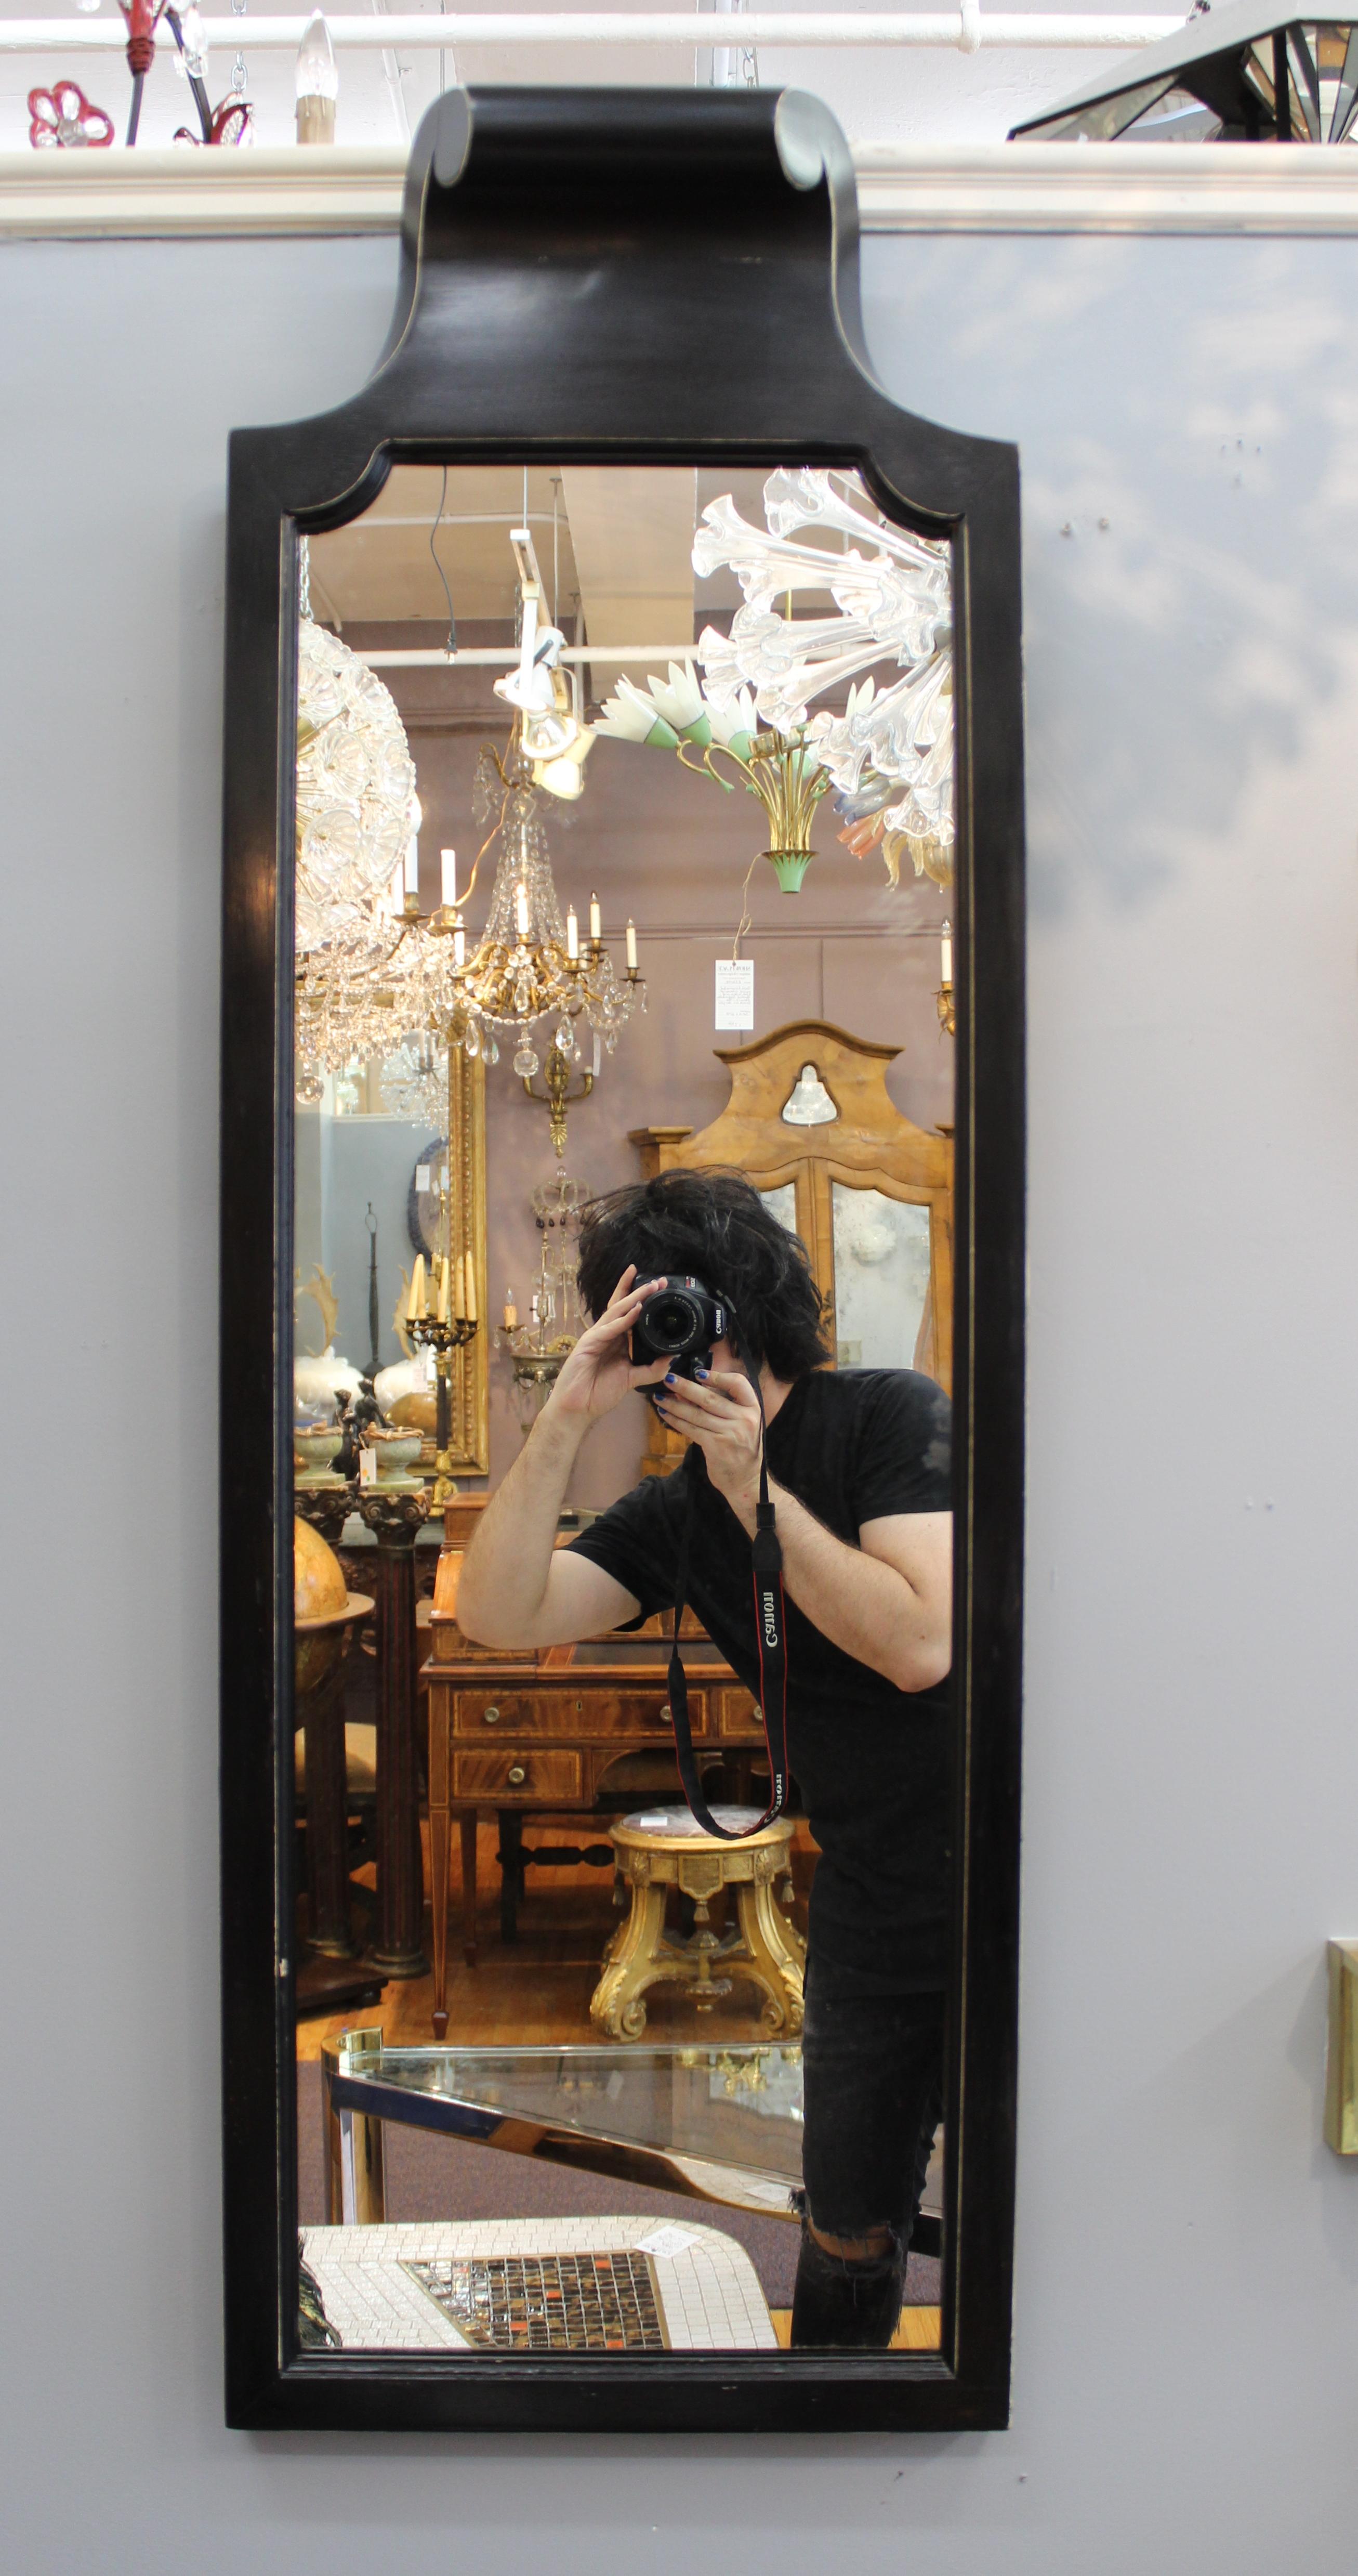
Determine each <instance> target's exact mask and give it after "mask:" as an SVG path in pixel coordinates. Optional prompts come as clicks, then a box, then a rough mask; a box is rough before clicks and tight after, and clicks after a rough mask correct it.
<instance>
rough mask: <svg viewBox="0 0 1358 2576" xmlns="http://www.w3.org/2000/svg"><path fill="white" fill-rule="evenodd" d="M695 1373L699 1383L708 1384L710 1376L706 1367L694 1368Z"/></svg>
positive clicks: (701, 1384)
mask: <svg viewBox="0 0 1358 2576" xmlns="http://www.w3.org/2000/svg"><path fill="white" fill-rule="evenodd" d="M693 1374H694V1376H695V1377H696V1379H697V1381H698V1384H699V1385H700V1386H706V1384H707V1378H708V1372H707V1370H706V1369H702V1368H696V1369H695V1370H694V1372H693Z"/></svg>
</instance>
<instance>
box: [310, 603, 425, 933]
mask: <svg viewBox="0 0 1358 2576" xmlns="http://www.w3.org/2000/svg"><path fill="white" fill-rule="evenodd" d="M414 793H415V765H414V762H413V761H412V760H411V757H410V747H409V744H408V743H407V741H406V735H405V727H404V725H403V724H402V722H401V719H400V716H399V715H398V714H397V711H396V703H395V700H394V699H393V697H392V696H391V693H390V691H389V690H387V689H384V687H383V686H382V683H381V681H380V680H379V679H378V677H377V675H376V673H375V672H373V671H370V670H369V669H368V668H367V665H366V664H365V663H363V662H360V661H359V659H358V657H357V655H356V654H354V653H351V652H350V651H349V648H348V646H347V644H341V642H340V640H339V637H338V636H337V635H329V634H327V633H326V631H325V629H324V627H321V626H316V625H314V624H313V622H312V620H311V618H310V616H309V615H307V614H306V613H304V614H303V615H302V617H301V619H300V621H299V626H298V638H297V946H298V949H299V950H311V949H317V948H321V947H324V946H325V945H326V944H327V943H329V942H330V941H331V940H333V939H334V938H335V936H336V934H337V933H341V932H346V931H353V930H356V929H357V930H363V929H365V928H367V927H369V913H370V908H371V906H372V905H373V904H374V903H376V902H378V901H379V900H380V899H381V898H382V897H384V896H385V895H386V893H387V891H388V888H389V887H390V885H391V881H392V877H393V875H394V873H395V871H396V869H397V868H398V867H400V865H401V863H402V861H403V859H404V857H405V853H406V848H407V846H408V844H409V840H410V807H411V799H412V797H413V796H414Z"/></svg>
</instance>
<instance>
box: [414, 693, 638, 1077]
mask: <svg viewBox="0 0 1358 2576" xmlns="http://www.w3.org/2000/svg"><path fill="white" fill-rule="evenodd" d="M473 812H474V815H475V818H476V821H477V823H478V824H479V825H481V826H482V827H484V826H486V825H489V827H490V828H489V830H488V831H487V832H486V837H485V840H484V841H483V843H482V846H481V850H480V853H479V856H478V861H477V865H478V866H479V865H480V861H481V859H483V858H484V857H485V856H486V854H487V852H488V851H489V850H490V849H492V848H494V847H496V845H497V844H498V849H497V856H496V862H495V882H494V886H493V888H492V892H491V899H490V910H489V913H488V914H487V917H486V926H485V928H484V930H483V931H482V933H481V936H480V938H479V939H478V940H477V942H476V945H475V947H474V948H473V949H472V950H471V952H470V954H468V952H467V946H466V932H465V929H464V927H463V924H462V920H461V906H460V905H457V906H450V907H444V909H443V910H442V911H441V912H440V913H439V914H436V915H435V916H434V919H433V921H432V922H431V923H430V928H431V930H434V931H437V932H439V933H441V934H442V935H443V936H444V937H445V938H447V939H448V940H449V943H450V947H451V959H450V962H449V964H448V966H447V967H446V968H445V970H444V974H443V978H442V987H441V994H442V998H443V1000H444V1004H445V1008H446V1019H445V1021H444V1031H445V1034H446V1036H447V1038H448V1041H449V1043H450V1044H452V1045H454V1046H460V1047H462V1048H464V1049H465V1051H466V1053H467V1054H468V1055H475V1054H476V1052H477V1050H478V1048H484V1049H485V1050H486V1052H487V1053H488V1054H489V1052H490V1049H491V1047H492V1046H493V1044H494V1041H495V1035H496V1032H497V1031H499V1032H501V1033H503V1034H506V1035H510V1036H515V1037H517V1040H518V1046H517V1051H516V1053H515V1057H514V1070H515V1072H516V1073H517V1074H521V1075H524V1076H526V1077H528V1078H531V1077H532V1075H533V1074H535V1073H536V1072H537V1071H538V1069H539V1065H540V1062H541V1059H540V1056H539V1054H538V1050H537V1047H536V1045H535V1044H534V1042H533V1041H534V1036H535V1034H536V1032H535V1028H534V1024H535V1023H536V1022H538V1021H547V1022H555V1027H554V1028H553V1029H552V1031H551V1036H550V1041H549V1043H550V1044H551V1046H553V1047H555V1049H556V1050H557V1051H558V1052H559V1053H560V1054H561V1055H562V1056H563V1057H564V1058H566V1060H567V1061H568V1062H569V1061H574V1060H575V1059H576V1058H577V1057H578V1055H579V1047H578V1044H577V1040H576V1026H575V1024H576V1023H577V1021H579V1020H582V1019H583V1020H584V1021H585V1022H586V1023H587V1025H588V1026H589V1027H590V1028H592V1029H594V1030H596V1031H597V1032H598V1034H599V1036H600V1038H601V1039H602V1041H603V1044H604V1045H605V1047H606V1048H607V1050H608V1052H609V1054H610V1055H611V1054H612V1053H613V1050H614V1048H615V1047H616V1045H617V1042H618V1032H619V1030H620V1029H621V1028H623V1027H625V1025H626V1023H627V1021H628V1019H629V1018H630V1016H631V1013H632V1009H633V1006H634V1004H635V1003H636V1002H637V1001H638V999H639V1000H640V1002H641V1007H642V1009H643V1010H644V1009H645V1006H646V988H645V985H644V983H643V982H642V979H641V977H640V975H639V974H638V972H637V953H636V931H635V929H634V928H633V925H632V923H631V922H630V921H629V923H628V925H627V972H626V977H625V979H622V980H620V979H619V977H618V975H617V974H616V972H615V970H614V966H613V960H612V958H611V957H610V955H609V952H608V950H607V948H606V947H605V946H604V941H603V926H602V921H601V918H600V912H599V903H598V898H597V896H593V895H592V896H591V897H590V916H589V936H588V938H587V939H583V940H582V939H581V936H580V926H579V922H578V921H577V918H576V914H575V910H574V907H573V906H572V907H571V908H569V909H568V911H567V914H566V918H565V920H564V921H563V920H562V918H561V906H560V903H559V901H558V899H557V891H556V886H555V884H554V882H553V879H552V870H551V861H550V858H549V855H548V849H547V836H546V833H545V832H544V830H543V828H542V822H541V819H540V811H539V797H538V792H537V789H536V786H535V784H534V781H533V774H532V768H531V766H530V764H529V762H528V761H527V759H526V758H525V756H524V754H523V752H522V750H521V749H520V747H519V736H518V730H517V728H516V732H515V736H514V738H513V740H512V741H511V744H510V747H509V750H508V752H507V753H506V755H505V757H504V758H503V759H501V757H500V755H499V753H498V752H497V751H496V750H495V749H494V748H493V746H491V745H490V744H487V745H486V747H485V749H484V750H483V751H482V753H481V756H480V758H479V760H478V762H477V767H476V785H475V790H474V797H473ZM474 883H475V870H474V871H473V876H472V884H473V885H474ZM467 891H468V894H470V892H471V886H469V887H468V890H467ZM465 899H466V898H465V897H464V899H463V900H464V901H465Z"/></svg>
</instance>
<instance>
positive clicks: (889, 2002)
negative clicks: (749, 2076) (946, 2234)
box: [792, 1950, 944, 2347]
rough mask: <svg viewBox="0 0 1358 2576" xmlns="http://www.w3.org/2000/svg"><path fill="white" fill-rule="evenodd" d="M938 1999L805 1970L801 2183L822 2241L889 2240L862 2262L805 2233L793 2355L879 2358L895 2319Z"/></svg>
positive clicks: (931, 2102)
mask: <svg viewBox="0 0 1358 2576" xmlns="http://www.w3.org/2000/svg"><path fill="white" fill-rule="evenodd" d="M943 2035H944V1997H943V1996H942V1995H941V1994H924V1995H915V1994H906V1995H902V1994H893V1995H874V1994H865V1993H864V1992H863V1991H862V1990H861V1988H860V1987H859V1986H858V1985H857V1984H856V1983H855V1981H854V1980H853V1979H852V1978H849V1977H846V1976H845V1975H844V1974H843V1973H842V1972H838V1971H836V1969H835V1967H834V1965H833V1963H832V1962H829V1961H822V1960H819V1959H817V1958H816V1956H815V1953H814V1950H813V1953H812V1956H811V1959H810V1961H809V1962H808V1969H807V1987H806V2025H805V2029H804V2031H803V2034H802V2069H803V2080H804V2098H805V2108H804V2120H805V2127H804V2131H803V2137H802V2176H803V2180H804V2183H805V2186H806V2201H807V2211H808V2215H809V2217H810V2219H811V2221H812V2223H813V2224H814V2225H815V2226H816V2227H817V2228H818V2229H819V2230H820V2231H821V2232H822V2233H823V2234H825V2235H827V2236H846V2237H852V2236H867V2235H870V2234H871V2233H872V2232H873V2231H874V2230H877V2229H881V2228H883V2227H885V2228H887V2229H888V2230H889V2231H890V2244H889V2250H888V2251H887V2252H886V2253H884V2254H882V2255H880V2256H873V2257H872V2258H870V2259H869V2260H867V2261H863V2262H856V2261H854V2262H850V2261H846V2260H845V2259H844V2258H843V2257H842V2256H840V2255H832V2254H830V2253H828V2252H827V2251H826V2249H825V2248H824V2247H823V2246H820V2245H818V2244H817V2243H816V2240H815V2238H814V2237H812V2236H810V2235H809V2234H807V2233H806V2231H805V2230H804V2231H803V2240H802V2255H801V2261H800V2264H799V2266H798V2273H797V2292H796V2296H795V2298H794V2302H793V2316H792V2340H793V2342H794V2344H804V2345H805V2344H821V2345H825V2344H848V2345H859V2346H862V2345H868V2346H877V2347H880V2346H882V2345H885V2344H887V2343H889V2342H890V2340H891V2336H892V2334H893V2333H894V2331H895V2327H896V2321H897V2318H898V2317H899V2314H900V2304H901V2289H902V2286H903V2283H904V2278H905V2257H906V2253H907V2251H908V2249H909V2244H910V2237H911V2232H912V2230H913V2228H914V2224H915V2217H916V2213H917V2211H918V2209H919V2203H920V2194H921V2192H922V2191H923V2189H924V2176H925V2172H926V2169H927V2167H928V2163H929V2156H930V2152H931V2150H932V2147H933V2142H934V2132H935V2130H936V2129H937V2127H938V2123H939V2120H940V2118H941V2117H942V2111H943Z"/></svg>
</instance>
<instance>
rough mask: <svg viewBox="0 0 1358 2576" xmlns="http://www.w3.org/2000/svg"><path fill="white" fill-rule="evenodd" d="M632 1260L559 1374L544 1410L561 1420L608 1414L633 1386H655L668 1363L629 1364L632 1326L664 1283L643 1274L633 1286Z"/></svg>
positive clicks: (589, 1418) (590, 1420) (591, 1420)
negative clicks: (642, 1280) (641, 1281)
mask: <svg viewBox="0 0 1358 2576" xmlns="http://www.w3.org/2000/svg"><path fill="white" fill-rule="evenodd" d="M636 1275H637V1274H636V1264H635V1262H629V1264H628V1266H627V1268H626V1269H625V1270H624V1272H623V1274H622V1277H621V1279H620V1280H619V1281H618V1284H617V1287H616V1288H615V1289H614V1291H613V1294H612V1296H611V1297H610V1298H609V1301H608V1304H607V1305H606V1307H605V1308H604V1311H603V1313H602V1315H601V1316H600V1317H599V1320H598V1323H597V1324H591V1325H590V1328H589V1331H588V1332H587V1333H582V1334H581V1336H580V1339H579V1341H578V1342H577V1343H576V1345H575V1348H574V1350H573V1351H572V1352H571V1355H570V1357H569V1359H568V1360H567V1361H566V1364H565V1366H564V1368H563V1369H562V1371H561V1374H560V1376H559V1377H558V1379H557V1381H556V1384H555V1386H554V1387H553V1389H552V1392H551V1395H550V1397H549V1398H548V1401H547V1403H546V1404H545V1405H544V1407H543V1412H544V1414H546V1413H551V1414H553V1415H555V1416H556V1417H557V1419H558V1420H562V1419H565V1418H568V1417H574V1418H575V1419H576V1420H577V1421H584V1422H586V1423H589V1422H597V1421H598V1420H599V1419H600V1417H601V1415H603V1414H605V1413H611V1412H612V1410H613V1407H614V1405H615V1404H621V1402H622V1399H623V1397H624V1396H625V1395H630V1394H631V1392H632V1389H633V1387H635V1386H656V1385H658V1383H659V1381H660V1379H661V1378H662V1377H663V1376H664V1374H665V1370H666V1366H667V1362H666V1361H664V1360H652V1361H651V1363H650V1365H649V1367H647V1368H633V1366H632V1352H631V1336H632V1326H633V1325H634V1323H635V1322H636V1320H637V1317H638V1315H639V1314H640V1313H641V1310H642V1307H643V1306H644V1305H645V1303H646V1300H647V1298H648V1297H653V1296H654V1295H655V1292H656V1290H657V1289H658V1288H659V1287H661V1286H662V1285H663V1283H662V1281H660V1280H659V1279H648V1280H647V1281H646V1282H645V1285H644V1286H643V1287H640V1288H636V1287H634V1286H633V1284H632V1283H633V1281H634V1280H635V1278H636Z"/></svg>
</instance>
